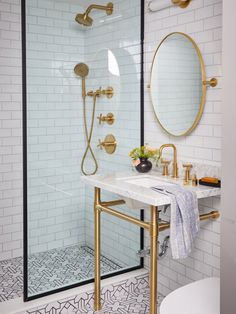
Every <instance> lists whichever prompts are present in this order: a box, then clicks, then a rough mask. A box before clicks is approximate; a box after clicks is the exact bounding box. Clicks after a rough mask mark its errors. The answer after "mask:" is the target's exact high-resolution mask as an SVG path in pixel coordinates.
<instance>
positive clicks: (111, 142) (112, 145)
mask: <svg viewBox="0 0 236 314" xmlns="http://www.w3.org/2000/svg"><path fill="white" fill-rule="evenodd" d="M97 147H100V148H101V149H103V148H104V149H105V151H106V152H107V153H108V154H113V153H114V152H115V150H116V147H117V142H116V138H115V136H114V135H112V134H108V135H107V136H106V137H105V139H104V141H101V140H100V139H99V144H98V145H97Z"/></svg>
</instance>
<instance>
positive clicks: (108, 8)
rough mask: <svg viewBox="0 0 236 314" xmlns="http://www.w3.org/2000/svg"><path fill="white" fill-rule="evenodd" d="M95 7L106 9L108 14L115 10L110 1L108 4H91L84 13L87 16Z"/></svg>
mask: <svg viewBox="0 0 236 314" xmlns="http://www.w3.org/2000/svg"><path fill="white" fill-rule="evenodd" d="M93 9H96V10H103V11H106V13H107V15H111V14H112V12H113V3H111V2H109V3H108V4H107V5H99V4H91V5H90V6H89V7H88V8H87V10H86V11H85V13H84V15H85V16H86V17H87V16H88V15H89V13H90V12H91V11H92V10H93Z"/></svg>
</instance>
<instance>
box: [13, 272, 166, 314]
mask: <svg viewBox="0 0 236 314" xmlns="http://www.w3.org/2000/svg"><path fill="white" fill-rule="evenodd" d="M148 281H149V278H148V275H142V276H138V277H134V278H131V279H128V280H125V281H123V282H120V283H117V284H114V285H109V286H106V287H104V288H103V290H102V303H103V308H102V310H101V311H99V312H96V314H149V284H148ZM162 299H163V296H159V297H158V304H159V305H160V303H161V301H162ZM93 302H94V295H93V292H88V293H83V294H82V295H77V296H74V297H73V298H68V299H66V300H62V301H60V300H58V301H57V302H54V303H50V304H46V305H43V306H40V307H37V308H35V309H32V310H28V311H26V312H22V313H18V314H85V313H86V314H94V311H93Z"/></svg>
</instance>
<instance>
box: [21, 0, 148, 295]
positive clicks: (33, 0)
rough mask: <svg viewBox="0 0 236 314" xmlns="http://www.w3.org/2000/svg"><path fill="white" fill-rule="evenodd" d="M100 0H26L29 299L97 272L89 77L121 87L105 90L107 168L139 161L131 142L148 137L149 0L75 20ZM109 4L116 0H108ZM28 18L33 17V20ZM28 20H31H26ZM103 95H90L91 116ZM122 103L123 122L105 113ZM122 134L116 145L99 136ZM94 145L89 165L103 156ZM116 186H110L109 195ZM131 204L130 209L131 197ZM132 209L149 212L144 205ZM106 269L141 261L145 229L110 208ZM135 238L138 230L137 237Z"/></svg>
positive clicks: (100, 127) (93, 82) (93, 84)
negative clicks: (144, 82)
mask: <svg viewBox="0 0 236 314" xmlns="http://www.w3.org/2000/svg"><path fill="white" fill-rule="evenodd" d="M90 4H91V3H90V1H82V0H78V1H74V0H69V1H68V0H45V1H37V0H25V1H23V5H22V7H23V21H24V22H25V26H26V32H25V34H23V45H24V49H25V50H24V52H25V58H24V60H23V62H24V66H25V72H24V73H25V75H24V80H25V82H26V84H25V86H24V96H25V97H24V98H25V101H24V142H25V147H24V169H25V176H24V188H25V192H24V195H25V200H24V203H25V206H24V217H25V219H24V222H25V224H24V228H25V237H24V252H25V254H24V270H25V288H24V299H25V300H26V301H28V300H31V299H34V298H38V297H40V296H43V295H47V294H50V293H54V292H56V291H62V290H64V289H69V288H71V287H75V286H78V285H81V284H85V283H88V282H91V281H92V280H93V277H94V251H93V247H94V244H93V189H91V188H90V187H88V186H85V185H84V184H83V182H82V180H81V175H82V172H81V162H82V158H83V155H84V152H85V150H86V146H87V138H86V133H85V126H84V118H85V117H84V103H83V97H82V96H83V94H82V91H83V89H82V87H83V84H84V81H83V80H82V77H79V76H77V75H76V74H75V73H74V67H75V66H76V64H78V63H85V64H86V65H87V66H88V69H89V72H88V73H87V76H86V85H85V87H86V93H88V92H89V91H96V90H99V88H100V87H101V89H107V88H109V87H112V88H113V90H114V95H113V97H112V98H109V97H106V96H104V95H101V97H98V98H97V100H96V107H95V121H94V129H93V136H92V139H91V146H92V148H93V151H94V154H95V157H96V160H97V163H98V172H97V173H110V172H111V171H119V172H120V171H130V170H131V165H130V160H129V158H128V152H129V150H131V149H132V148H133V147H134V146H139V145H140V120H141V117H140V99H141V98H142V97H141V89H140V81H141V79H142V78H141V76H142V73H141V61H142V54H141V47H142V41H141V35H142V34H141V33H142V31H141V30H142V28H141V7H142V6H143V1H136V2H134V1H131V0H129V1H123V0H116V1H114V11H113V13H112V14H111V15H107V14H106V12H104V11H101V10H99V11H96V10H93V11H91V17H92V18H93V24H92V25H91V26H83V25H81V24H79V23H78V22H76V21H75V17H76V15H77V14H78V13H82V12H85V10H86V8H87V6H88V5H90ZM99 4H100V5H106V1H103V0H102V1H99ZM24 22H23V23H24ZM23 29H24V28H23ZM92 113H93V97H90V96H86V119H87V121H88V125H89V126H90V123H91V119H92ZM109 113H112V114H113V115H114V123H113V124H109V123H106V122H105V123H104V122H101V123H99V120H98V119H97V117H101V115H102V116H106V115H107V114H109ZM109 134H112V135H113V136H114V137H115V138H116V141H117V147H116V150H115V152H114V154H107V153H106V151H104V150H101V149H100V148H99V147H97V146H98V144H99V140H100V141H103V140H104V138H105V137H106V136H107V135H109ZM93 162H94V161H93V160H92V158H91V153H90V152H89V153H88V155H87V158H86V161H85V166H86V169H87V170H89V171H90V170H91V169H92V170H93V169H94V168H93V167H94V164H93ZM114 197H117V196H114V195H110V194H109V193H104V194H103V199H104V200H106V199H111V198H112V199H113V198H114ZM121 210H125V211H126V212H127V211H130V209H128V208H127V207H125V206H122V208H121ZM132 214H136V215H137V217H139V216H140V212H139V211H138V210H137V211H136V212H134V211H133V210H132ZM102 224H103V227H102V228H103V234H102V274H103V275H105V276H110V275H114V274H116V273H117V272H119V273H120V272H125V271H127V270H129V269H134V268H138V267H140V259H139V257H138V256H137V254H136V252H137V251H138V250H139V249H140V229H139V228H137V227H135V226H132V225H129V224H127V223H126V222H121V221H117V220H116V219H115V218H113V217H107V216H104V218H103V221H102ZM127 239H128V240H127Z"/></svg>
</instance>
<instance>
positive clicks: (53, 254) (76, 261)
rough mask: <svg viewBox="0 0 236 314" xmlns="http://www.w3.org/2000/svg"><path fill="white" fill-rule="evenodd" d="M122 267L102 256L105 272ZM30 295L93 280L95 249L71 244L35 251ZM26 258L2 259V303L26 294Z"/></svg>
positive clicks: (0, 268) (30, 275) (0, 274)
mask: <svg viewBox="0 0 236 314" xmlns="http://www.w3.org/2000/svg"><path fill="white" fill-rule="evenodd" d="M121 268H122V266H121V265H118V264H117V263H114V262H112V261H111V260H110V259H108V258H106V257H104V256H102V259H101V269H102V273H103V274H105V273H109V272H112V271H116V270H119V269H121ZM28 269H29V271H28V280H29V282H28V286H29V295H34V294H38V293H40V292H45V291H49V290H53V289H56V288H59V287H64V286H67V285H70V284H73V283H77V282H79V281H83V280H86V279H90V278H92V277H93V273H94V252H93V250H92V249H91V248H89V247H87V246H82V247H80V246H70V247H67V248H64V249H54V250H50V251H47V252H43V253H37V254H32V255H31V256H30V257H29V264H28ZM22 291H23V260H22V258H21V257H17V258H13V259H9V260H5V261H0V302H3V301H6V300H10V299H13V298H16V297H20V296H22V293H23V292H22Z"/></svg>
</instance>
